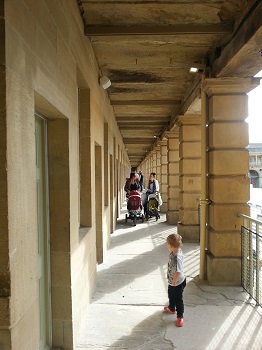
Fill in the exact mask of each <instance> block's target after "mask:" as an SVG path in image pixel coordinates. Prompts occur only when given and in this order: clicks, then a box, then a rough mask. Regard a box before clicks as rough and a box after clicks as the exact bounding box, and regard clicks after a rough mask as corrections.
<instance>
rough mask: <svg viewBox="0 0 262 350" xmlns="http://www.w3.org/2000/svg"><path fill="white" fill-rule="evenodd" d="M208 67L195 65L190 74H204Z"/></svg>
mask: <svg viewBox="0 0 262 350" xmlns="http://www.w3.org/2000/svg"><path fill="white" fill-rule="evenodd" d="M205 68H206V66H205V65H204V64H201V63H193V65H192V67H191V68H190V69H189V72H190V73H203V72H204V70H205Z"/></svg>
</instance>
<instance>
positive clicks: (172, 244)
mask: <svg viewBox="0 0 262 350" xmlns="http://www.w3.org/2000/svg"><path fill="white" fill-rule="evenodd" d="M166 245H167V249H168V251H169V252H170V254H169V260H168V269H167V279H168V299H169V306H165V307H164V310H165V312H168V313H170V314H175V313H176V311H177V320H176V326H177V327H182V326H183V325H184V321H183V315H184V302H183V291H184V288H185V286H186V277H185V275H184V272H183V253H182V250H181V246H182V237H181V236H180V235H179V234H177V233H175V234H171V235H169V236H168V237H167V240H166Z"/></svg>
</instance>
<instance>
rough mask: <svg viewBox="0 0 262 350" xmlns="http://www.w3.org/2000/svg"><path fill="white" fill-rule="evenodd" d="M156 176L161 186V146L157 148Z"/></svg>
mask: <svg viewBox="0 0 262 350" xmlns="http://www.w3.org/2000/svg"><path fill="white" fill-rule="evenodd" d="M156 176H157V179H158V182H159V185H161V182H160V180H161V153H160V146H157V147H156Z"/></svg>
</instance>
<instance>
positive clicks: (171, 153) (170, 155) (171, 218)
mask: <svg viewBox="0 0 262 350" xmlns="http://www.w3.org/2000/svg"><path fill="white" fill-rule="evenodd" d="M166 137H167V213H166V219H167V222H168V223H169V224H174V225H176V224H177V223H178V221H179V129H178V127H175V130H174V131H170V132H168V133H166Z"/></svg>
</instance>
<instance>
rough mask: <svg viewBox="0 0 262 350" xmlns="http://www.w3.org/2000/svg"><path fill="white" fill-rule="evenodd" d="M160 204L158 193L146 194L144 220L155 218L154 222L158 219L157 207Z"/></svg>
mask: <svg viewBox="0 0 262 350" xmlns="http://www.w3.org/2000/svg"><path fill="white" fill-rule="evenodd" d="M161 204H162V200H161V197H160V195H159V193H158V192H156V193H150V194H148V197H147V200H146V202H145V205H144V210H145V217H146V220H148V219H149V218H152V217H153V216H155V218H156V221H157V220H158V219H160V215H159V207H160V205H161Z"/></svg>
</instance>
